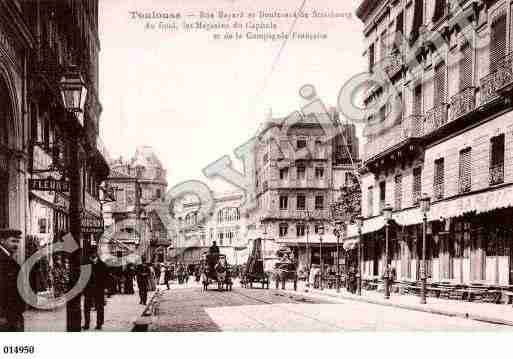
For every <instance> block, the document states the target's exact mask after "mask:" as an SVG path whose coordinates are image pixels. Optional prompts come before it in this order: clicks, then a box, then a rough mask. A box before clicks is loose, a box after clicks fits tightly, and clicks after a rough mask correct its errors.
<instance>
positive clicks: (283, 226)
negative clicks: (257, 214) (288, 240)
mask: <svg viewBox="0 0 513 359" xmlns="http://www.w3.org/2000/svg"><path fill="white" fill-rule="evenodd" d="M288 233H289V225H288V224H287V223H280V237H282V238H283V237H286V236H287V234H288Z"/></svg>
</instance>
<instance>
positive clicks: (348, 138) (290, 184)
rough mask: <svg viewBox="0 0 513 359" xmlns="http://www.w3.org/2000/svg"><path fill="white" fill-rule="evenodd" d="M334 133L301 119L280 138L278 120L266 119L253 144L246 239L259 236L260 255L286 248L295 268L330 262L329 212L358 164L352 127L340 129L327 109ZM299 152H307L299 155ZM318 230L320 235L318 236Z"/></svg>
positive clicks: (332, 247)
mask: <svg viewBox="0 0 513 359" xmlns="http://www.w3.org/2000/svg"><path fill="white" fill-rule="evenodd" d="M330 120H331V121H332V122H333V123H335V124H336V126H337V128H338V131H337V133H338V135H337V136H335V137H334V138H330V137H328V136H327V135H326V133H325V131H324V130H323V128H322V127H321V125H320V124H319V120H318V119H314V118H310V117H303V118H302V119H301V121H299V122H298V123H295V124H294V125H292V126H291V127H290V128H289V129H288V131H287V134H283V133H282V132H283V131H282V126H283V124H282V123H283V120H282V119H271V120H268V121H267V122H266V123H265V124H264V125H263V127H262V129H261V130H260V131H259V133H258V136H257V143H256V145H255V160H256V165H255V168H256V173H255V185H256V197H257V209H256V211H255V212H254V213H252V215H251V217H250V218H251V221H250V224H249V228H250V231H249V234H248V236H249V237H250V238H249V239H256V238H263V239H265V241H264V243H263V246H262V247H263V250H264V257H266V258H272V257H273V256H275V252H276V249H277V248H278V247H279V246H281V245H287V246H289V247H291V248H292V249H293V250H294V251H295V255H296V256H297V257H298V258H299V262H300V266H306V265H307V264H315V263H317V264H319V263H320V252H321V251H320V238H322V241H323V250H322V257H323V263H325V264H328V265H333V264H335V261H336V260H335V259H336V243H337V241H336V237H335V236H334V234H333V228H332V224H331V219H330V208H331V205H332V203H333V201H334V200H335V199H336V198H338V196H339V190H340V188H341V187H342V186H343V185H344V184H345V182H346V181H348V180H349V179H350V178H351V176H353V175H354V173H355V172H354V171H355V168H357V167H358V166H359V142H358V138H357V137H356V129H355V126H354V125H341V124H340V121H339V115H338V113H337V112H336V111H335V110H330ZM301 151H306V152H307V154H306V155H303V156H300V157H299V156H298V154H299V153H300V152H301ZM321 227H322V228H323V229H324V234H322V235H321V231H322V229H321Z"/></svg>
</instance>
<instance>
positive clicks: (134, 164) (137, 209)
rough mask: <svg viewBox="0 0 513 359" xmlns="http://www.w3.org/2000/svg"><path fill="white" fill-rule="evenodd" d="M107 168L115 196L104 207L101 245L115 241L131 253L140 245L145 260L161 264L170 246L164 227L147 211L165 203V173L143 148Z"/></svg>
mask: <svg viewBox="0 0 513 359" xmlns="http://www.w3.org/2000/svg"><path fill="white" fill-rule="evenodd" d="M110 168H111V173H110V176H109V178H108V180H107V185H108V187H110V188H112V190H113V193H115V194H114V199H115V201H114V202H110V203H107V204H105V206H104V218H105V225H106V226H107V227H110V229H109V231H106V233H105V235H104V237H103V238H102V241H104V242H109V241H119V242H121V243H122V244H124V245H126V246H128V247H130V248H132V250H135V248H136V247H137V246H139V245H144V246H147V247H148V250H147V252H146V256H147V260H153V259H155V260H161V261H163V260H164V253H165V252H166V250H167V247H169V246H170V245H171V244H170V242H169V239H170V238H169V237H168V231H167V226H166V225H165V224H164V223H163V220H162V219H161V218H160V217H159V216H158V215H157V214H156V213H155V212H154V211H153V210H151V209H147V208H148V206H149V205H153V204H155V203H159V202H162V203H164V200H165V195H166V189H167V181H166V170H165V169H164V168H163V166H162V163H161V161H160V160H159V159H158V157H157V155H156V154H155V152H154V151H153V149H152V148H151V147H149V146H143V147H140V148H137V150H136V153H135V155H134V157H132V158H131V159H130V160H128V161H124V160H123V158H119V159H117V160H114V161H113V162H112V163H111V165H110ZM157 254H158V255H157ZM155 257H157V258H155Z"/></svg>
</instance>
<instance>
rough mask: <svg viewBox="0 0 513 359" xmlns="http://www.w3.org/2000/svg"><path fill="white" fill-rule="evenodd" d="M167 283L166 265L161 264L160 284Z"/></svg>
mask: <svg viewBox="0 0 513 359" xmlns="http://www.w3.org/2000/svg"><path fill="white" fill-rule="evenodd" d="M164 284H166V266H165V265H163V264H161V265H160V277H159V285H164Z"/></svg>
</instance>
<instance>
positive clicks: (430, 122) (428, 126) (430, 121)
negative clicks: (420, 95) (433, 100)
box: [422, 103, 447, 136]
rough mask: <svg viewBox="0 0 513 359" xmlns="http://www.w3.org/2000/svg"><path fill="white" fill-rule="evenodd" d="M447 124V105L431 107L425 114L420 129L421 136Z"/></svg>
mask: <svg viewBox="0 0 513 359" xmlns="http://www.w3.org/2000/svg"><path fill="white" fill-rule="evenodd" d="M446 123H447V104H445V103H443V104H440V105H438V106H435V107H433V108H432V109H431V110H429V111H428V112H427V113H426V116H425V117H424V123H423V128H422V135H423V136H426V135H428V134H430V133H431V132H434V131H436V130H438V129H439V128H440V127H442V126H444V125H445V124H446Z"/></svg>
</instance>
